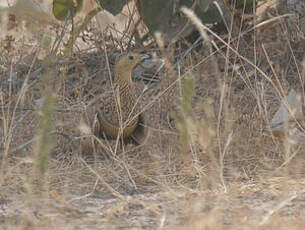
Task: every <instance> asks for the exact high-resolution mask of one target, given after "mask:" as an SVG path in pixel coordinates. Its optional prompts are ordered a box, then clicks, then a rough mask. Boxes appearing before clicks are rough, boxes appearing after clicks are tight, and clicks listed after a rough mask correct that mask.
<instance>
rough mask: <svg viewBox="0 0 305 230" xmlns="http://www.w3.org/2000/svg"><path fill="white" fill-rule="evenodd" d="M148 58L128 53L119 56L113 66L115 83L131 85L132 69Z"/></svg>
mask: <svg viewBox="0 0 305 230" xmlns="http://www.w3.org/2000/svg"><path fill="white" fill-rule="evenodd" d="M147 57H148V56H147V55H143V54H139V53H132V52H129V53H127V54H124V55H121V56H120V57H119V58H118V60H117V62H116V64H115V68H114V71H115V81H117V82H122V81H123V82H127V83H131V82H132V80H131V73H132V71H133V69H134V68H135V67H136V66H137V65H138V64H139V63H140V62H142V61H143V60H144V59H146V58H147Z"/></svg>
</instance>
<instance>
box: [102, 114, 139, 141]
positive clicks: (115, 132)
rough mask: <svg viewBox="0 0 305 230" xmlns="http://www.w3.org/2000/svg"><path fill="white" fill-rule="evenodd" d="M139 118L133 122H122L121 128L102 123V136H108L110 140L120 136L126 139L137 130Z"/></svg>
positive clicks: (105, 122)
mask: <svg viewBox="0 0 305 230" xmlns="http://www.w3.org/2000/svg"><path fill="white" fill-rule="evenodd" d="M138 120H139V118H138V117H136V118H135V119H133V120H132V121H130V122H128V124H126V122H122V124H121V126H117V125H113V124H111V123H109V122H107V121H105V120H104V121H103V122H101V124H100V125H101V131H102V133H101V135H103V134H104V135H106V136H107V137H108V138H111V139H116V138H117V137H118V136H120V137H123V138H126V137H128V136H130V135H131V134H132V133H133V132H134V131H135V129H136V128H137V125H138Z"/></svg>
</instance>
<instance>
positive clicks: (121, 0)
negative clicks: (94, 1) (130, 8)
mask: <svg viewBox="0 0 305 230" xmlns="http://www.w3.org/2000/svg"><path fill="white" fill-rule="evenodd" d="M98 1H99V3H100V5H101V6H102V8H103V9H104V10H107V11H108V12H110V13H111V14H113V15H117V14H118V13H120V12H121V11H122V9H123V7H124V6H125V5H126V4H127V3H128V2H129V0H98Z"/></svg>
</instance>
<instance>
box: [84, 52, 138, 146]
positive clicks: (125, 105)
mask: <svg viewBox="0 0 305 230" xmlns="http://www.w3.org/2000/svg"><path fill="white" fill-rule="evenodd" d="M142 60H143V58H142V56H141V55H140V54H137V53H128V54H126V55H122V56H121V57H119V59H118V61H117V62H116V64H115V69H114V72H115V75H114V82H113V87H112V89H111V90H110V91H108V92H107V93H105V94H104V95H102V96H101V97H100V98H98V100H96V101H95V102H94V103H93V105H90V107H91V109H90V111H89V112H87V114H90V116H92V115H94V119H93V121H92V122H91V128H92V131H93V133H94V135H96V136H97V137H102V138H104V137H107V138H108V139H117V138H118V137H123V138H124V139H125V138H127V137H130V136H132V135H133V134H134V133H138V132H135V131H136V129H137V128H138V126H139V125H140V124H139V123H140V121H141V122H144V121H143V120H144V119H143V116H144V115H143V114H141V106H140V103H139V102H138V100H137V96H136V91H135V87H134V84H133V82H132V80H131V73H132V70H133V69H134V68H135V66H136V65H137V64H139V63H140V62H141V61H142ZM142 128H143V127H142ZM141 138H142V137H135V136H134V137H133V139H136V140H135V141H136V142H141V141H140V139H141Z"/></svg>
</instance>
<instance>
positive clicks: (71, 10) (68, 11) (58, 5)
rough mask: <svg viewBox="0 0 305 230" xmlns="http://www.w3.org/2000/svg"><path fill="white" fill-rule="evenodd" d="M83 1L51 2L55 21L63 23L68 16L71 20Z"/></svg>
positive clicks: (59, 0) (63, 0) (61, 0)
mask: <svg viewBox="0 0 305 230" xmlns="http://www.w3.org/2000/svg"><path fill="white" fill-rule="evenodd" d="M82 4H83V0H53V14H54V16H55V18H56V19H57V20H60V21H63V20H65V19H66V18H67V16H68V15H69V19H71V18H73V17H74V16H75V15H76V13H77V12H79V11H80V9H81V8H82Z"/></svg>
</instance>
